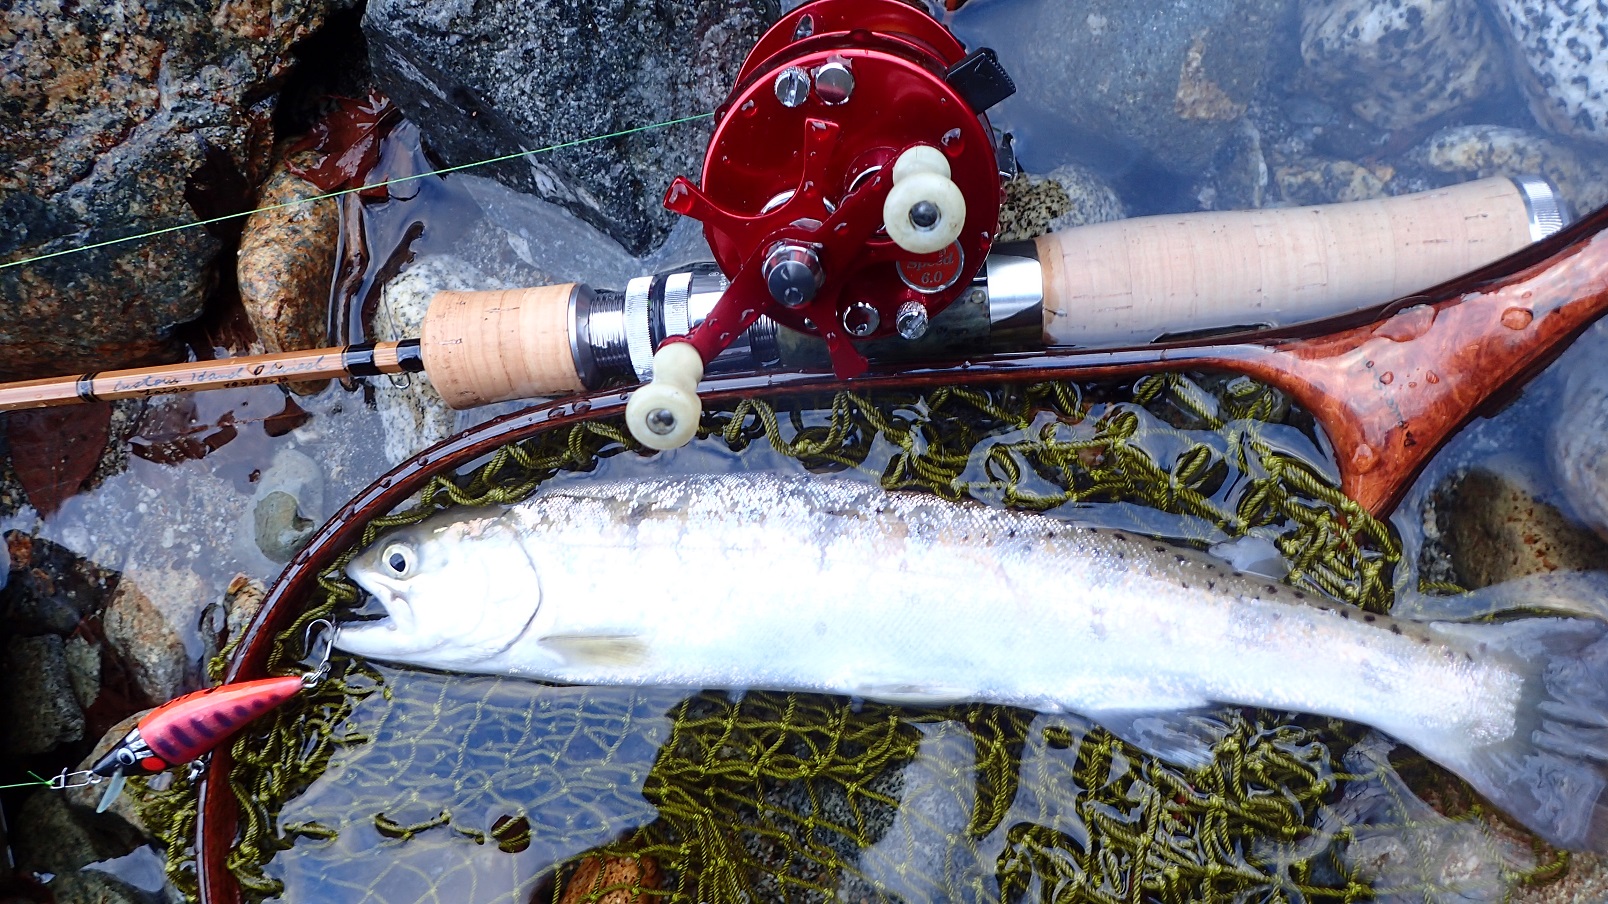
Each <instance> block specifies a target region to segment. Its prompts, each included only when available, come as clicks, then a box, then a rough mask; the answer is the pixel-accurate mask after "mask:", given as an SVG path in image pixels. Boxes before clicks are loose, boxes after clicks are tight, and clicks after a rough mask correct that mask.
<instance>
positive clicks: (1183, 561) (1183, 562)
mask: <svg viewBox="0 0 1608 904" xmlns="http://www.w3.org/2000/svg"><path fill="white" fill-rule="evenodd" d="M1173 558H1175V559H1177V560H1178V564H1180V565H1188V564H1189V560H1188V559H1186V558H1184V557H1183V556H1173Z"/></svg>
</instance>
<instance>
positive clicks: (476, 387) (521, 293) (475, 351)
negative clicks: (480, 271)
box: [419, 283, 584, 408]
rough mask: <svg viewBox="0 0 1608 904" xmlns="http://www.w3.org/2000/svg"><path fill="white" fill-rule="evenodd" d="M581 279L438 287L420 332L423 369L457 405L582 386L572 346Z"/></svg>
mask: <svg viewBox="0 0 1608 904" xmlns="http://www.w3.org/2000/svg"><path fill="white" fill-rule="evenodd" d="M578 291H580V286H579V285H578V284H576V283H566V284H564V285H559V286H539V287H536V288H533V289H504V290H500V291H490V292H439V293H437V294H436V296H435V298H434V299H432V300H431V302H430V309H429V311H427V312H426V313H425V315H424V324H423V327H422V329H421V330H420V334H419V340H420V344H421V346H422V351H423V354H424V370H425V373H427V374H429V376H430V383H431V385H433V386H434V387H435V389H436V391H437V392H439V393H441V398H442V399H444V400H446V403H447V404H448V405H451V406H452V407H453V408H472V407H474V406H476V405H485V404H488V403H491V402H501V401H506V400H508V399H530V398H542V397H546V396H555V395H564V394H567V393H572V392H579V391H580V390H581V389H583V388H584V387H583V385H582V382H581V377H580V374H579V373H578V372H577V370H576V365H575V355H574V352H572V351H571V349H570V320H571V317H572V316H573V311H574V302H575V294H576V293H577V292H578Z"/></svg>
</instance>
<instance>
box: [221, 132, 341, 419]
mask: <svg viewBox="0 0 1608 904" xmlns="http://www.w3.org/2000/svg"><path fill="white" fill-rule="evenodd" d="M313 156H314V155H313V154H312V152H310V151H304V152H303V153H302V156H301V157H299V158H297V159H298V160H301V159H307V160H310V159H312V158H313ZM293 162H296V161H294V160H283V159H282V160H280V161H279V163H278V165H277V166H275V168H274V171H273V173H272V174H270V175H269V177H268V181H267V182H266V183H264V184H263V187H262V191H261V193H260V194H259V196H258V198H257V206H258V207H259V208H272V209H266V210H262V209H259V210H258V212H256V213H253V214H252V215H251V216H249V217H247V218H246V225H245V231H244V232H243V233H242V234H241V236H240V254H239V258H238V260H237V262H236V268H235V272H236V275H237V277H238V279H239V282H240V300H241V303H242V304H243V305H244V306H245V309H246V316H247V317H248V318H250V320H251V325H252V326H253V327H254V328H255V329H256V331H257V335H258V337H260V338H261V339H262V344H263V349H264V350H265V351H268V352H286V351H299V350H302V349H309V348H322V347H324V346H326V345H328V344H329V325H328V324H329V292H330V282H331V280H332V279H333V278H334V275H335V248H336V245H337V243H338V240H339V238H340V209H339V207H338V206H337V205H336V203H335V202H334V201H317V202H313V203H306V204H295V203H294V202H296V201H301V200H304V199H307V198H313V197H317V196H318V195H320V194H322V192H321V191H320V190H319V188H318V186H316V185H314V184H312V183H311V182H308V181H306V180H305V179H302V178H301V177H300V176H297V175H296V174H295V173H293V172H291V171H290V170H289V169H288V165H289V164H290V163H293ZM281 204H290V205H292V206H289V207H279V206H277V205H281ZM323 386H324V381H318V382H314V383H300V384H295V385H294V388H296V389H297V390H298V391H300V392H304V393H307V392H317V391H318V390H319V389H321V388H323Z"/></svg>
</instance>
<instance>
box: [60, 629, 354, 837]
mask: <svg viewBox="0 0 1608 904" xmlns="http://www.w3.org/2000/svg"><path fill="white" fill-rule="evenodd" d="M319 626H322V627H323V628H324V631H323V633H322V634H321V635H320V638H319V647H320V648H321V649H320V652H319V654H318V664H317V665H316V666H314V667H313V669H312V670H311V671H308V672H304V673H303V674H300V675H285V676H281V677H278V678H261V679H258V680H256V681H244V682H240V683H238V684H224V685H219V686H218V687H209V688H206V689H205V690H199V691H194V692H192V693H188V694H185V695H184V696H182V697H176V698H174V699H172V700H169V701H168V702H167V703H164V704H162V705H161V706H159V707H157V708H156V709H154V710H151V711H150V712H149V713H146V715H145V717H144V718H142V719H140V721H139V723H138V724H137V725H135V726H134V728H132V729H131V730H130V731H129V733H128V734H126V735H124V736H123V739H122V740H120V741H118V742H117V744H116V745H114V746H113V747H112V749H111V750H109V751H107V752H106V755H105V756H103V757H101V758H100V759H99V760H97V761H96V763H95V765H93V766H91V767H90V768H89V769H87V770H79V771H78V772H73V773H68V772H64V773H62V775H60V776H58V777H57V779H58V780H59V781H60V784H59V785H58V784H57V782H56V781H53V782H52V783H51V784H52V786H53V787H82V786H83V785H93V784H99V783H100V782H102V781H109V782H110V784H108V785H107V787H106V792H105V793H104V794H103V795H101V801H100V805H99V806H98V807H97V808H96V810H97V811H104V810H105V809H106V808H107V807H110V806H111V805H112V801H114V800H116V799H117V795H118V794H119V793H121V791H122V789H123V781H124V779H125V777H126V776H128V775H130V774H137V775H154V774H156V773H158V772H163V771H165V770H167V769H171V768H173V767H174V766H178V765H182V764H184V763H192V764H197V765H200V764H202V763H204V761H205V759H206V758H207V757H208V756H209V755H210V754H211V753H212V751H213V750H214V749H215V748H216V747H218V745H220V744H222V743H223V742H225V741H227V740H228V739H229V738H230V737H232V736H233V735H234V733H235V732H236V731H238V730H239V729H241V728H242V727H244V726H245V724H246V723H247V722H250V721H252V720H253V719H256V718H257V717H258V716H261V715H263V714H264V713H267V712H269V711H270V710H273V709H275V708H276V707H278V706H280V705H281V704H283V703H284V702H285V701H287V700H289V699H291V698H292V697H294V696H296V695H297V694H299V693H301V692H302V691H303V690H307V689H309V688H312V687H316V686H317V685H318V684H319V682H321V681H323V680H324V678H325V677H326V676H328V675H329V669H330V664H329V659H330V653H331V652H332V651H333V649H334V646H335V631H336V628H335V626H334V625H333V624H331V623H330V622H328V621H326V620H324V619H318V620H317V621H314V622H312V623H311V624H309V625H308V626H307V630H308V637H309V643H308V646H309V647H311V646H312V643H311V635H312V631H313V629H314V628H315V627H319Z"/></svg>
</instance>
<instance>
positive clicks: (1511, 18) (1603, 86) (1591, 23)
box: [1491, 0, 1608, 142]
mask: <svg viewBox="0 0 1608 904" xmlns="http://www.w3.org/2000/svg"><path fill="white" fill-rule="evenodd" d="M1491 8H1492V11H1493V12H1494V13H1495V16H1494V17H1493V18H1494V19H1495V20H1496V21H1497V23H1498V25H1499V27H1501V28H1503V29H1504V30H1505V31H1506V32H1507V36H1508V38H1509V42H1510V43H1511V44H1512V46H1513V48H1514V56H1515V57H1516V60H1515V62H1516V63H1519V64H1520V65H1519V66H1518V67H1517V69H1518V71H1519V84H1520V86H1521V87H1522V88H1523V90H1524V93H1525V97H1526V99H1528V100H1529V102H1530V112H1531V113H1533V114H1535V118H1536V121H1538V122H1540V123H1541V125H1543V126H1545V127H1546V128H1548V129H1551V130H1552V131H1554V132H1557V133H1558V134H1560V135H1569V136H1572V137H1575V138H1587V139H1591V140H1593V141H1600V142H1608V5H1604V4H1603V3H1600V2H1580V0H1493V2H1492V3H1491Z"/></svg>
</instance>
